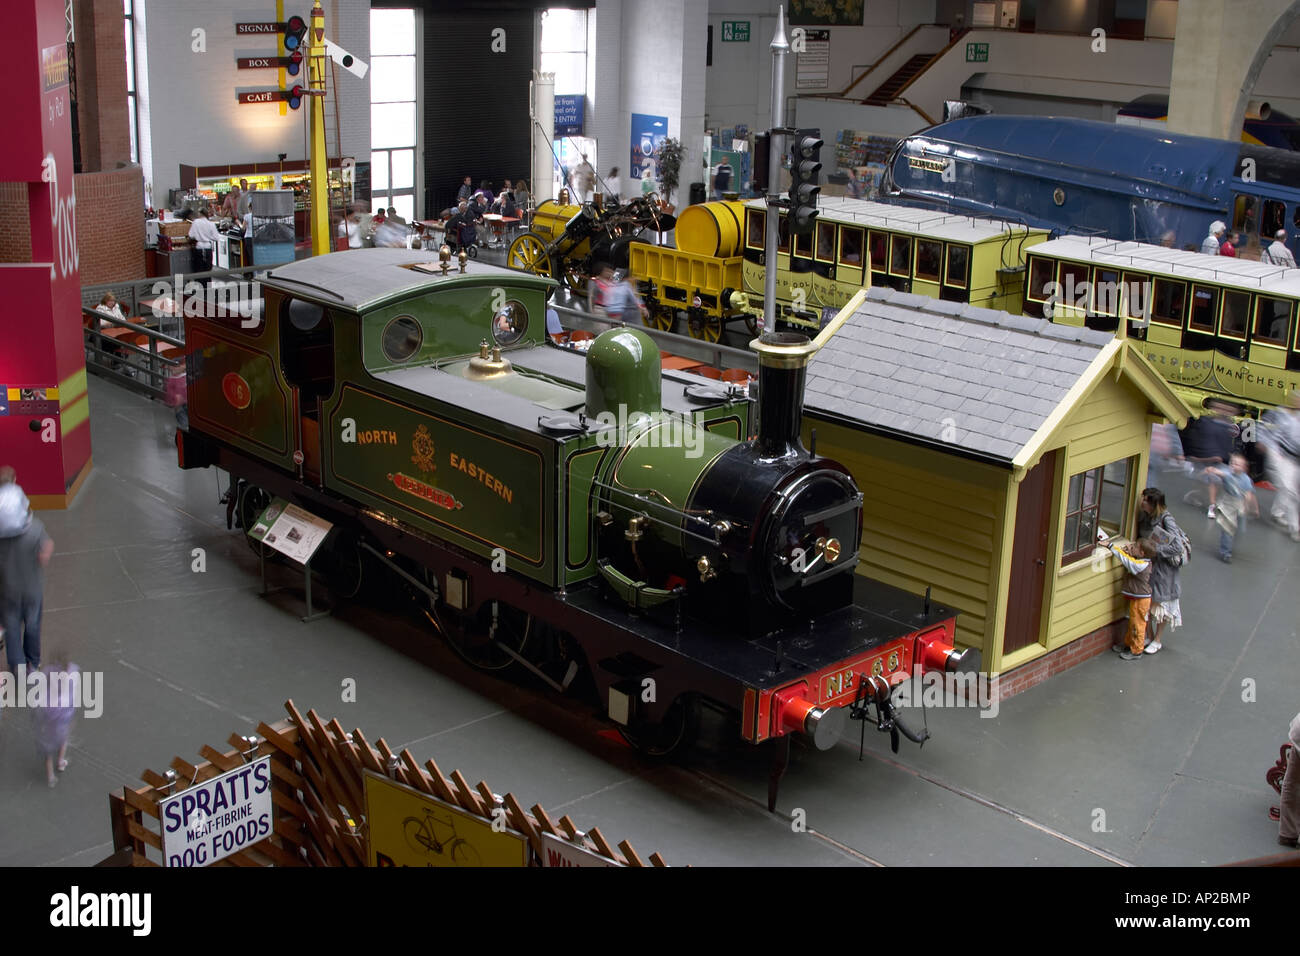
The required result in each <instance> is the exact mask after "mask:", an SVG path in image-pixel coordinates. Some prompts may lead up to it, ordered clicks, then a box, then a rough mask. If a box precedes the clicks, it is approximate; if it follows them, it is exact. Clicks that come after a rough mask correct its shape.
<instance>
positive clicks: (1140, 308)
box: [1124, 272, 1151, 322]
mask: <svg viewBox="0 0 1300 956" xmlns="http://www.w3.org/2000/svg"><path fill="white" fill-rule="evenodd" d="M1124 313H1125V314H1126V315H1127V316H1128V317H1129V318H1130V319H1136V320H1137V321H1139V322H1142V321H1145V320H1147V319H1149V318H1150V317H1151V278H1150V277H1149V276H1144V275H1142V274H1140V273H1137V272H1126V273H1124Z"/></svg>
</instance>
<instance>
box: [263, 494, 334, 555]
mask: <svg viewBox="0 0 1300 956" xmlns="http://www.w3.org/2000/svg"><path fill="white" fill-rule="evenodd" d="M333 527H334V525H333V524H332V523H331V522H329V521H326V520H325V519H324V518H318V517H316V515H314V514H312V513H311V512H309V511H304V510H303V509H302V508H299V507H298V506H297V505H291V504H289V503H288V502H287V501H285V500H284V499H283V498H275V499H273V500H272V501H271V503H270V504H269V505H268V506H267V508H266V510H265V511H263V512H262V513H261V514H260V515H259V516H258V518H257V521H255V522H254V523H253V527H251V528H249V529H248V536H249V537H250V538H252V539H253V540H254V541H261V542H262V543H263V544H265V545H266V546H267V547H268V548H272V549H274V550H276V551H279V552H280V553H281V554H283V555H284V556H285V557H287V558H289V559H290V560H292V561H297V562H298V563H299V564H306V563H307V562H308V561H310V560H311V558H312V555H313V554H315V553H316V549H317V548H319V547H320V546H321V542H323V541H324V540H325V536H326V535H328V534H329V533H330V529H331V528H333Z"/></svg>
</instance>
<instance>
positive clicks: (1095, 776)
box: [0, 377, 1300, 866]
mask: <svg viewBox="0 0 1300 956" xmlns="http://www.w3.org/2000/svg"><path fill="white" fill-rule="evenodd" d="M90 398H91V403H92V418H91V428H92V430H93V442H94V455H95V470H94V472H93V474H92V475H91V476H90V478H89V479H88V481H87V482H86V484H85V487H84V489H83V490H82V492H81V494H80V495H79V497H78V499H77V501H76V502H75V504H74V505H73V507H72V508H70V509H69V510H68V511H66V512H47V513H44V514H43V515H42V518H43V520H44V521H45V522H46V525H47V526H48V528H49V530H50V533H51V535H52V536H53V538H54V540H55V542H56V546H57V549H56V553H55V557H54V560H53V562H52V564H51V567H50V571H49V582H48V586H47V590H46V600H45V629H44V633H45V648H46V657H47V659H48V657H49V656H50V654H52V653H53V652H54V651H56V650H58V649H63V650H66V651H67V653H68V654H69V656H70V657H71V659H72V660H74V661H76V662H77V663H78V664H79V665H80V666H81V667H82V668H83V669H84V670H89V671H102V672H103V673H104V675H105V677H104V680H105V685H106V689H105V699H106V701H105V707H104V714H103V716H102V717H101V718H99V719H96V720H91V719H79V720H78V722H77V724H76V725H75V727H74V731H73V743H72V748H71V751H70V755H69V756H70V761H71V767H70V768H69V770H68V772H67V773H66V774H64V775H63V778H62V780H61V782H60V784H59V786H58V787H57V788H56V789H54V790H50V789H48V788H47V787H46V785H45V780H44V770H43V767H42V765H41V763H40V761H39V760H38V758H37V756H36V752H35V749H34V746H33V744H32V742H31V738H30V733H29V731H28V727H27V720H26V712H25V711H16V712H9V713H5V714H3V715H0V821H3V823H0V865H11V866H12V865H64V866H69V865H86V864H90V863H94V862H97V861H98V860H100V859H102V858H104V857H106V856H108V855H109V854H110V853H111V852H112V847H111V845H110V833H109V819H108V810H107V800H106V795H107V794H108V793H110V792H113V791H116V790H118V789H119V788H121V787H122V786H124V785H138V783H139V780H138V775H139V773H140V771H141V770H143V769H144V768H146V767H148V768H153V769H155V770H163V769H165V768H166V767H167V765H168V763H169V762H170V760H171V758H172V757H173V756H177V755H179V756H183V757H185V758H186V759H191V760H192V759H195V757H196V754H197V750H198V748H199V747H200V746H202V745H203V744H212V745H214V746H219V747H222V748H223V749H224V746H225V744H224V742H225V740H226V738H227V736H228V735H229V734H230V733H232V732H238V733H249V732H251V731H252V730H253V729H254V727H255V726H256V723H257V722H258V721H259V720H266V721H269V722H274V721H276V720H279V719H281V718H282V717H283V716H284V710H283V703H284V701H285V700H286V699H287V698H292V699H293V700H294V701H295V702H296V703H297V705H298V706H299V707H300V708H302V709H303V710H304V711H305V710H306V709H308V708H316V709H317V710H318V711H319V712H320V713H321V714H322V715H323V716H324V717H325V718H327V719H328V718H330V717H338V718H339V719H340V721H341V722H342V723H343V724H344V725H345V726H347V727H348V728H351V727H354V726H355V727H360V728H361V729H363V730H364V731H365V732H366V734H367V735H368V737H369V738H370V739H371V740H372V741H373V740H375V739H377V738H379V737H381V736H382V737H384V738H385V739H386V740H387V741H388V742H389V744H391V745H392V746H394V747H395V748H402V747H410V748H411V750H412V751H413V752H414V753H415V754H416V755H417V756H418V757H419V758H420V759H421V760H423V759H426V758H428V757H435V758H436V759H437V760H438V762H439V764H440V765H441V766H442V767H443V768H444V769H445V770H447V771H450V770H451V769H452V768H459V769H461V770H462V771H463V772H464V773H465V775H466V776H467V777H468V778H469V779H470V780H471V781H478V780H480V779H483V780H486V781H488V782H489V783H490V784H491V786H492V787H493V789H494V790H495V791H496V792H498V793H503V792H505V791H507V790H509V791H512V792H513V793H515V794H516V795H517V796H518V797H519V798H520V799H521V801H522V802H523V803H524V804H525V805H526V806H531V805H532V804H533V803H535V802H540V803H541V804H542V805H543V806H544V807H546V809H547V810H548V812H551V813H553V814H555V815H558V814H561V813H567V814H569V815H571V816H572V817H573V819H574V820H575V821H577V822H578V824H579V825H580V826H583V827H590V826H596V825H598V826H600V828H601V829H602V831H603V832H604V833H605V834H606V835H607V836H610V837H612V838H613V839H615V840H621V839H628V840H630V841H631V842H632V844H633V845H634V846H635V847H636V848H637V850H638V851H640V852H642V853H643V854H645V853H649V852H652V851H656V850H657V851H660V852H662V853H663V854H664V855H665V857H666V858H667V859H668V861H669V862H670V863H673V864H679V865H681V864H695V865H745V864H768V865H771V864H782V865H816V866H854V865H863V864H872V863H879V864H885V865H895V866H897V865H913V864H941V865H971V864H980V865H1008V866H1036V865H1068V866H1113V865H1127V864H1137V865H1158V866H1159V865H1193V866H1195V865H1200V864H1219V863H1226V862H1230V861H1234V860H1241V859H1246V858H1251V857H1256V856H1262V855H1266V854H1270V853H1274V852H1276V851H1278V850H1279V847H1278V846H1277V844H1276V842H1275V840H1276V835H1277V826H1276V824H1273V823H1270V822H1269V820H1268V818H1267V809H1268V807H1269V805H1270V804H1272V803H1275V802H1276V794H1274V793H1273V791H1272V790H1271V789H1269V788H1268V786H1267V784H1266V783H1265V781H1264V772H1265V770H1266V769H1267V768H1268V767H1269V766H1270V765H1271V764H1272V762H1273V761H1274V759H1275V758H1276V756H1277V750H1278V746H1279V745H1280V744H1281V743H1282V742H1283V740H1284V738H1285V732H1286V727H1287V723H1288V721H1289V720H1290V718H1291V716H1292V715H1293V714H1294V713H1295V711H1296V709H1297V707H1298V706H1300V696H1298V695H1297V674H1300V641H1297V631H1296V628H1297V621H1300V586H1298V585H1300V574H1297V564H1298V563H1300V561H1298V558H1300V549H1297V547H1296V546H1295V545H1294V544H1292V543H1291V542H1290V541H1289V540H1287V539H1286V538H1285V537H1284V536H1283V535H1281V534H1280V533H1278V532H1277V531H1275V530H1273V529H1272V528H1269V527H1267V526H1265V525H1264V524H1259V523H1257V524H1255V525H1253V526H1252V527H1251V528H1250V529H1248V531H1247V532H1246V533H1245V535H1243V537H1242V538H1241V539H1239V541H1238V546H1237V552H1236V559H1235V561H1234V563H1233V564H1232V565H1231V566H1225V565H1223V564H1221V563H1219V562H1218V561H1217V560H1215V558H1214V554H1215V550H1216V547H1215V545H1216V543H1217V531H1215V530H1214V528H1213V522H1210V521H1208V520H1207V519H1206V518H1205V514H1204V510H1203V509H1202V510H1199V511H1197V510H1195V509H1193V508H1191V507H1190V506H1186V505H1183V504H1181V503H1180V500H1179V499H1180V498H1181V493H1182V491H1184V490H1186V489H1187V488H1188V487H1190V485H1187V484H1186V483H1185V481H1184V480H1183V479H1182V478H1181V477H1178V478H1173V479H1170V480H1169V482H1168V484H1169V486H1170V488H1171V491H1173V492H1176V493H1174V494H1171V499H1172V500H1173V501H1174V502H1175V503H1174V505H1173V510H1174V512H1175V514H1176V515H1177V517H1178V519H1179V521H1180V522H1181V523H1182V524H1183V525H1184V527H1185V528H1186V529H1187V530H1188V532H1189V534H1190V535H1191V537H1192V541H1193V544H1194V546H1195V548H1196V553H1195V555H1194V558H1193V561H1192V562H1191V564H1190V565H1188V566H1187V568H1186V569H1185V573H1184V575H1183V586H1184V595H1185V599H1184V606H1185V617H1186V619H1187V624H1186V626H1185V627H1184V628H1183V629H1181V630H1179V631H1178V632H1177V633H1176V634H1175V635H1174V636H1173V638H1172V639H1171V640H1169V642H1168V643H1167V645H1166V647H1167V649H1166V651H1165V652H1163V653H1161V654H1158V655H1155V656H1151V657H1145V658H1143V659H1142V660H1141V661H1140V662H1134V663H1123V662H1121V661H1119V660H1118V658H1117V657H1116V656H1115V655H1113V654H1109V653H1107V654H1104V655H1102V656H1101V657H1098V658H1096V659H1094V660H1091V661H1089V662H1087V663H1086V664H1084V665H1082V666H1080V667H1077V668H1075V669H1074V670H1072V671H1070V672H1068V673H1066V674H1064V675H1062V676H1059V677H1057V678H1054V679H1052V680H1051V681H1049V682H1048V683H1046V684H1043V685H1040V686H1038V687H1036V688H1034V689H1032V690H1030V691H1028V692H1027V693H1025V694H1022V695H1020V696H1018V697H1015V698H1013V699H1012V700H1010V701H1008V702H1005V703H1004V704H1003V705H1002V707H1001V712H1000V713H999V715H998V716H997V717H996V718H995V719H987V718H981V717H980V716H979V714H978V711H976V710H974V709H956V708H950V709H942V710H937V709H933V708H931V709H930V711H929V715H928V718H929V727H930V730H931V732H932V733H933V735H934V737H933V739H932V740H931V741H930V742H929V743H927V744H926V746H925V747H924V749H921V750H918V749H917V748H916V747H915V746H914V745H912V744H910V743H908V742H907V741H904V742H903V744H902V748H903V749H902V750H901V752H900V753H899V754H898V755H896V756H895V755H893V754H891V753H890V751H889V745H888V740H887V739H885V738H884V737H883V735H880V734H877V733H876V732H875V731H874V729H872V728H868V730H869V736H868V738H867V747H868V749H867V754H866V758H865V760H863V761H861V762H859V760H858V754H857V743H856V740H854V741H852V742H851V743H849V742H846V743H843V744H841V745H840V747H839V748H837V749H836V750H833V751H831V752H828V753H816V752H811V751H804V750H801V749H799V748H795V751H794V755H793V763H792V766H791V768H790V771H789V773H788V774H787V776H786V779H785V781H784V784H783V787H782V791H781V798H780V807H779V809H780V810H781V811H782V815H769V814H768V813H767V812H766V806H765V795H766V780H767V767H768V765H767V756H766V753H765V752H764V751H759V750H755V749H753V748H750V747H748V746H746V745H743V744H741V743H740V742H739V741H738V740H736V739H735V738H734V737H732V736H730V735H729V733H728V731H727V730H726V729H725V728H724V727H722V726H721V724H720V722H717V723H718V726H714V725H713V723H712V722H711V723H709V724H708V725H707V726H706V733H705V735H704V737H703V739H702V741H701V743H700V744H699V745H697V747H696V748H695V749H694V750H692V751H691V752H690V753H689V754H687V755H686V757H685V758H684V759H683V760H682V761H680V762H679V763H678V764H675V765H662V764H660V765H656V764H651V763H647V762H645V761H643V760H641V759H640V758H639V757H637V756H636V755H634V754H633V753H632V752H631V751H630V750H628V749H627V747H626V746H624V745H623V744H622V743H621V741H619V740H618V739H617V737H616V735H615V734H614V733H613V732H612V728H611V725H609V724H607V723H604V722H602V721H601V720H600V719H599V718H598V717H597V716H596V714H595V712H594V708H593V707H592V706H591V705H590V704H588V703H587V702H585V701H582V700H576V699H572V698H560V697H556V696H555V695H553V694H551V693H550V692H549V691H544V690H538V689H535V688H533V687H532V686H529V685H525V684H522V683H511V682H509V681H503V680H497V679H493V678H488V677H485V676H483V675H480V674H477V673H475V672H473V671H471V670H469V669H468V668H467V667H466V666H465V665H464V664H462V663H461V662H460V660H459V659H458V658H456V657H455V656H454V655H453V654H452V653H451V652H450V651H449V650H448V649H447V648H446V647H445V646H444V645H443V644H442V643H441V642H440V641H438V640H437V639H436V638H434V637H433V636H432V635H431V634H430V632H429V631H428V630H426V629H425V628H423V627H422V626H421V625H420V623H419V621H418V620H417V618H416V617H415V616H414V615H413V614H412V613H411V612H410V609H409V607H408V606H407V604H405V603H404V602H402V601H400V600H393V601H388V602H380V605H376V604H375V603H374V602H371V603H370V604H369V605H353V606H349V607H345V608H343V609H341V610H340V612H339V613H338V614H336V615H335V616H334V617H331V618H328V619H325V620H321V621H318V622H316V623H312V624H302V623H300V622H299V621H298V619H297V616H296V613H295V612H294V609H293V608H292V607H291V606H290V605H289V604H286V603H284V602H283V601H276V600H275V599H265V598H262V597H259V596H258V593H257V592H258V588H259V580H258V574H257V563H256V560H255V558H254V555H253V553H252V552H251V551H250V550H249V548H248V547H246V546H245V544H244V543H243V541H242V540H241V537H240V535H239V534H238V533H232V532H227V531H226V530H225V520H224V519H225V516H224V508H222V507H220V506H219V505H218V497H219V494H220V488H219V487H218V478H217V475H216V474H215V473H214V472H213V471H211V470H207V471H197V472H182V471H180V470H178V469H177V468H176V466H175V463H174V457H175V456H174V451H173V450H172V446H171V441H170V431H171V427H172V415H171V412H170V410H168V409H166V408H164V407H162V406H160V405H157V404H154V403H151V402H149V401H148V400H146V399H143V398H141V397H139V396H135V395H131V394H128V393H127V392H125V391H124V390H122V389H120V388H117V387H115V386H112V385H109V384H106V383H104V382H102V381H100V380H97V379H95V378H93V377H92V379H91V382H90ZM18 464H19V465H21V463H18ZM1262 498H1263V504H1264V507H1265V508H1267V502H1268V500H1269V494H1268V493H1267V492H1265V493H1263V494H1262ZM194 548H204V549H205V551H206V562H207V570H206V571H205V572H204V573H195V572H193V571H192V570H191V562H192V557H191V553H192V550H193V549H194ZM345 678H354V679H355V680H356V682H357V699H356V702H355V703H343V702H342V701H341V690H340V688H341V685H342V682H343V680H344V679H345ZM1247 681H1250V682H1253V684H1254V688H1255V692H1254V696H1253V699H1252V700H1250V701H1249V702H1247V701H1246V700H1245V699H1243V697H1249V696H1250V695H1246V694H1244V693H1243V685H1244V683H1245V682H1247ZM911 717H912V722H913V723H917V722H919V717H920V715H919V713H914V714H912V715H911ZM854 729H855V730H856V725H855V727H854ZM795 808H799V809H801V810H802V811H804V815H805V816H806V822H807V832H795V829H794V828H793V827H792V825H791V822H790V816H789V815H790V814H791V812H792V811H793V810H794V809H795Z"/></svg>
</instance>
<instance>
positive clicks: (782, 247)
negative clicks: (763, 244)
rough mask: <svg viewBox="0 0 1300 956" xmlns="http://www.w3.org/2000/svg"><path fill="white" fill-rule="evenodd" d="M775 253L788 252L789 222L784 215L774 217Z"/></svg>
mask: <svg viewBox="0 0 1300 956" xmlns="http://www.w3.org/2000/svg"><path fill="white" fill-rule="evenodd" d="M776 251H777V252H789V251H790V220H788V219H786V218H785V216H784V214H782V215H778V216H777V217H776Z"/></svg>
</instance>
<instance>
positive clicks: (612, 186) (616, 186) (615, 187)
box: [605, 166, 623, 205]
mask: <svg viewBox="0 0 1300 956" xmlns="http://www.w3.org/2000/svg"><path fill="white" fill-rule="evenodd" d="M622 194H623V182H622V180H620V179H619V178H618V167H617V166H615V167H614V168H613V169H611V170H610V171H609V175H608V176H606V177H605V201H606V202H607V203H609V204H610V205H617V204H618V203H620V202H622V199H621V196H622Z"/></svg>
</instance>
